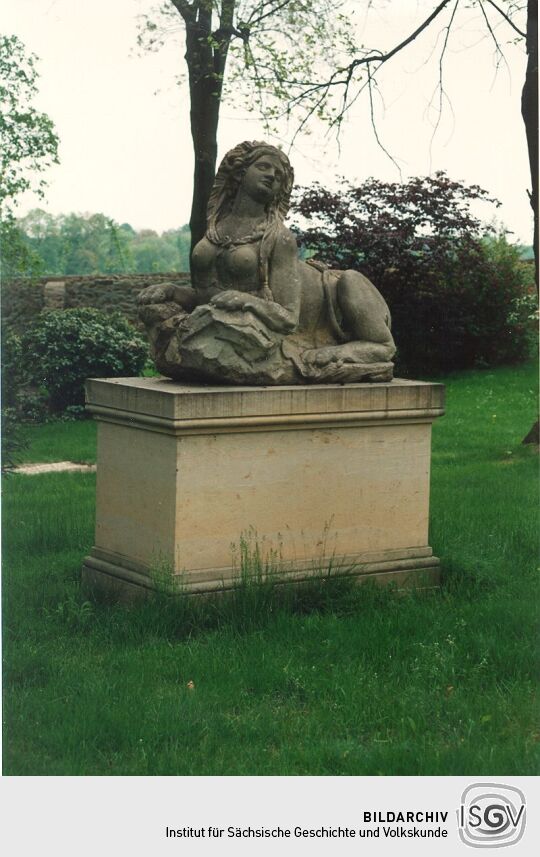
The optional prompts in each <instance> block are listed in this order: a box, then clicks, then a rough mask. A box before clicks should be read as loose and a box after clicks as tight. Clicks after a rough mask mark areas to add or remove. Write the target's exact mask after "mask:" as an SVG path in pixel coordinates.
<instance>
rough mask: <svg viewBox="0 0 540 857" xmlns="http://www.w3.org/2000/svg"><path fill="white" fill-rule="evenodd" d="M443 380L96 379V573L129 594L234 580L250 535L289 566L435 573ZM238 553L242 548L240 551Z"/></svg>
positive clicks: (413, 578) (298, 573) (406, 580)
mask: <svg viewBox="0 0 540 857" xmlns="http://www.w3.org/2000/svg"><path fill="white" fill-rule="evenodd" d="M443 402H444V388H443V386H442V385H440V384H430V383H423V382H421V381H403V380H394V381H391V382H388V383H381V384H350V385H333V384H332V385H309V386H304V387H302V386H290V387H217V386H215V387H214V386H206V385H202V384H201V385H191V386H189V385H186V384H180V383H177V382H174V381H170V380H167V379H161V378H160V379H156V378H151V379H147V378H120V379H110V380H91V381H89V382H88V384H87V407H88V410H89V411H90V412H91V413H92V414H93V415H94V417H95V418H96V419H97V420H98V422H99V431H98V465H97V520H96V543H95V546H94V547H93V549H92V551H91V554H90V556H88V557H86V559H85V561H84V566H83V578H84V579H85V580H86V582H88V583H90V584H91V585H92V586H94V587H96V588H99V589H101V590H103V591H105V592H109V593H111V594H114V595H115V596H118V597H121V598H124V597H125V598H126V599H129V598H131V597H133V596H135V595H137V594H143V593H144V591H148V590H149V589H152V588H154V587H155V586H156V581H163V579H165V580H166V581H168V583H169V584H171V586H172V588H173V589H174V584H181V586H182V588H184V589H185V590H187V591H189V592H195V591H213V590H222V589H223V588H228V587H230V586H232V585H234V581H235V578H236V579H237V578H238V575H239V573H240V568H239V559H238V555H239V551H240V544H241V541H242V540H243V541H244V542H246V541H247V543H248V546H249V545H250V546H251V549H252V550H254V549H255V545H256V544H257V545H258V548H259V551H260V553H261V554H262V556H263V559H264V558H270V562H269V564H270V566H271V568H272V570H273V571H275V572H276V574H279V576H280V579H283V580H288V579H301V578H303V577H307V576H309V575H310V574H312V573H314V572H317V571H321V570H322V571H324V570H325V569H328V567H329V565H331V566H332V569H333V572H334V573H340V572H343V573H352V574H354V575H357V576H358V577H359V578H362V579H364V578H365V579H370V580H371V579H376V580H378V581H382V582H386V581H390V582H395V583H397V584H398V586H403V585H408V584H411V583H416V584H418V585H423V586H424V585H434V584H435V583H436V582H437V580H438V566H439V561H438V559H437V558H436V557H434V556H433V555H432V550H431V548H430V547H429V544H428V513H429V474H430V454H431V449H430V448H431V423H432V422H433V420H434V419H435V418H436V417H438V416H440V415H441V414H442V413H443ZM235 556H236V559H235Z"/></svg>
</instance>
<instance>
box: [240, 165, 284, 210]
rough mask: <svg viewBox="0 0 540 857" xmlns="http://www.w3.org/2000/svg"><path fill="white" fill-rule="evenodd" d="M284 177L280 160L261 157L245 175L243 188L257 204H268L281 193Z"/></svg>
mask: <svg viewBox="0 0 540 857" xmlns="http://www.w3.org/2000/svg"><path fill="white" fill-rule="evenodd" d="M284 177H285V174H284V171H283V167H282V165H281V163H280V161H279V158H277V157H275V156H274V155H271V154H268V155H261V157H260V158H257V160H256V161H254V163H253V164H251V166H250V167H248V169H247V170H246V172H245V173H244V178H243V180H242V185H241V187H242V189H243V190H244V191H245V193H247V195H248V196H250V197H251V198H252V199H254V200H256V201H257V202H262V203H268V202H270V201H271V200H272V199H274V197H275V196H276V194H277V193H278V192H279V189H280V187H281V185H282V182H283V179H284Z"/></svg>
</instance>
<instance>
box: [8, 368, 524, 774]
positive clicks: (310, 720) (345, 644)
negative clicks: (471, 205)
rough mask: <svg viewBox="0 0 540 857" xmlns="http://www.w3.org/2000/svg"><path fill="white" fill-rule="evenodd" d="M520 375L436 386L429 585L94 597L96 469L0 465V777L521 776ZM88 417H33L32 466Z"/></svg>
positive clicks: (85, 448)
mask: <svg viewBox="0 0 540 857" xmlns="http://www.w3.org/2000/svg"><path fill="white" fill-rule="evenodd" d="M536 377H537V374H536V367H535V366H534V365H528V366H521V367H516V368H511V369H508V368H505V369H500V370H496V371H488V372H475V373H473V372H471V373H463V374H461V375H459V376H457V375H456V376H453V377H451V378H448V379H447V383H448V408H447V416H446V417H445V418H443V419H441V420H439V421H438V422H437V423H436V425H435V427H434V440H433V449H434V454H433V475H432V505H431V513H432V535H431V544H432V545H433V547H434V550H435V552H436V553H437V554H438V555H439V556H440V557H441V558H442V561H443V568H444V585H443V588H442V590H441V591H440V592H437V593H434V594H430V595H423V596H422V595H415V594H410V595H406V596H404V597H403V598H397V597H395V596H393V595H392V594H391V593H389V592H387V591H376V590H373V589H371V588H369V587H356V588H355V587H354V586H351V585H350V584H349V582H347V581H341V582H339V581H334V582H332V581H330V582H327V583H325V582H322V581H321V582H318V583H317V582H316V583H313V584H312V585H310V586H306V587H304V588H303V589H298V590H294V589H290V588H287V589H286V590H285V589H283V590H281V591H280V592H272V591H270V590H268V589H267V588H264V587H263V588H261V589H258V590H257V589H254V588H249V587H248V588H246V589H245V590H240V591H239V592H238V593H237V594H236V595H235V596H234V597H232V598H222V599H220V600H218V601H211V600H205V601H203V602H201V601H199V600H197V599H179V600H177V601H175V602H173V601H172V600H169V601H167V600H163V601H162V600H160V599H158V600H156V601H154V602H152V603H149V604H146V605H143V606H140V607H137V608H133V609H131V610H124V609H121V608H116V607H114V608H107V607H103V606H100V605H95V604H91V603H89V602H85V601H84V599H83V598H82V596H81V593H80V591H79V585H78V579H79V571H80V566H81V559H82V557H83V556H84V554H85V553H86V552H87V551H88V549H89V547H90V546H91V544H92V541H93V525H94V522H93V509H94V491H95V477H94V476H93V475H92V474H79V473H76V474H71V473H67V474H56V473H55V474H48V475H42V476H34V477H25V476H22V475H12V476H10V477H8V478H7V479H6V482H5V500H4V505H3V511H4V517H5V524H4V578H3V593H4V657H5V679H4V718H5V738H4V773H5V774H11V775H44V774H49V775H53V774H54V775H67V774H70V775H102V774H115V775H147V774H150V775H157V774H159V775H184V774H197V775H238V774H259V775H262V774H266V775H274V774H302V775H329V774H343V775H377V774H383V775H428V774H429V775H451V774H453V775H468V776H473V775H474V776H476V777H478V776H488V775H489V776H508V775H526V774H528V775H533V774H536V773H537V772H538V742H539V739H540V729H539V726H538V724H537V722H535V717H536V715H537V713H538V708H537V705H536V704H535V702H534V691H535V687H536V685H535V680H534V674H535V673H534V667H535V640H536V637H537V620H538V615H537V605H538V589H537V586H536V582H535V577H534V575H535V570H536V569H535V566H536V554H537V551H536V546H537V541H536V539H537V536H536V524H537V513H536V510H537V456H536V455H535V451H534V450H533V449H531V448H530V447H522V446H521V445H520V440H521V438H522V437H523V436H524V435H525V434H526V433H527V431H528V429H529V428H530V425H531V424H532V421H533V415H534V412H535V401H534V396H535V391H536V386H537V382H536ZM90 425H91V424H90V423H84V424H52V425H47V426H44V427H43V428H38V429H36V430H35V432H34V438H33V445H32V448H31V451H30V456H31V460H34V461H35V460H38V458H39V460H41V461H45V460H51V457H56V459H57V460H58V459H64V458H65V459H67V458H72V459H73V460H87V461H91V460H93V452H92V451H91V449H90V447H91V443H92V442H93V441H92V437H91V435H90V432H89V430H88V428H87V427H88V426H90ZM81 426H84V428H81ZM47 450H50V451H51V455H50V456H49V455H47ZM53 450H56V451H57V452H55V453H54V455H53V452H52V451H53ZM68 450H69V451H68ZM77 450H79V452H77ZM38 451H39V455H38ZM191 682H192V683H193V686H192V687H191V686H189V684H188V683H191Z"/></svg>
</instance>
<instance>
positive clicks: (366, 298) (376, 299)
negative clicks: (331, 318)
mask: <svg viewBox="0 0 540 857" xmlns="http://www.w3.org/2000/svg"><path fill="white" fill-rule="evenodd" d="M336 296H337V302H338V306H339V309H340V311H341V315H342V317H343V322H342V324H343V327H344V328H345V329H346V330H347V331H348V332H349V333H350V335H351V339H352V341H353V342H370V343H374V344H375V343H376V344H377V345H381V346H385V349H384V353H385V355H386V359H387V360H391V359H392V357H393V355H394V354H395V351H396V347H395V345H394V340H393V338H392V334H391V333H390V312H389V310H388V307H387V305H386V302H385V300H384V298H383V297H382V295H381V294H380V293H379V292H378V291H377V289H376V288H375V286H374V285H373V283H371V282H370V281H369V280H368V279H367V277H364V275H363V274H360V273H358V271H344V272H343V274H342V275H341V277H340V278H339V280H338V283H337V287H336Z"/></svg>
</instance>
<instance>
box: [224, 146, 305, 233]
mask: <svg viewBox="0 0 540 857" xmlns="http://www.w3.org/2000/svg"><path fill="white" fill-rule="evenodd" d="M293 178H294V173H293V170H292V167H291V164H290V161H289V159H288V157H287V155H286V154H285V153H284V152H282V151H281V150H280V149H277V148H275V147H274V146H270V145H268V144H267V143H261V142H257V141H253V142H249V141H248V142H245V143H240V144H239V145H238V146H235V147H234V149H231V150H230V152H227V154H226V155H225V157H224V158H223V160H222V162H221V164H220V166H219V169H218V171H217V174H216V179H215V182H214V187H213V188H212V193H211V195H210V200H209V202H208V232H207V235H208V237H209V238H210V240H213V241H215V240H216V239H217V238H218V236H219V232H218V224H219V221H220V220H221V219H222V218H224V217H226V215H227V214H229V213H230V212H231V210H232V207H233V204H234V201H235V199H236V197H237V195H238V193H239V191H240V190H242V192H245V193H247V194H248V195H250V196H253V197H254V198H255V199H257V201H259V202H260V203H261V204H262V205H263V206H264V210H265V212H266V219H267V228H269V227H271V226H272V225H274V224H276V222H282V221H283V220H284V218H285V216H286V214H287V211H288V209H289V200H290V196H291V190H292V185H293Z"/></svg>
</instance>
